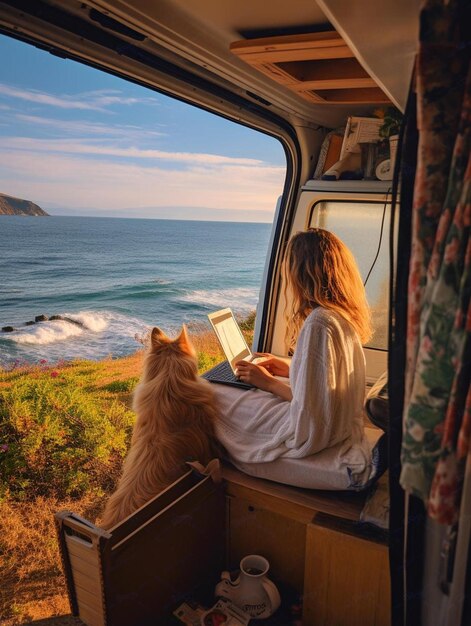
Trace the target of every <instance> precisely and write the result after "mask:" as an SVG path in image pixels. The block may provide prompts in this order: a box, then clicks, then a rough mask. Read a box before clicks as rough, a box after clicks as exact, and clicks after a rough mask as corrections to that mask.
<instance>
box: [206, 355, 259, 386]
mask: <svg viewBox="0 0 471 626" xmlns="http://www.w3.org/2000/svg"><path fill="white" fill-rule="evenodd" d="M202 377H203V378H206V380H209V381H210V382H213V383H222V384H226V385H234V386H236V387H241V388H242V389H251V388H252V387H253V385H250V384H249V383H244V382H242V381H241V380H240V379H239V378H237V376H235V375H234V372H233V371H232V369H231V366H230V365H229V363H228V362H227V361H223V362H222V363H219V364H218V365H215V366H214V367H213V368H212V369H210V370H209V372H205V373H204V374H203V375H202Z"/></svg>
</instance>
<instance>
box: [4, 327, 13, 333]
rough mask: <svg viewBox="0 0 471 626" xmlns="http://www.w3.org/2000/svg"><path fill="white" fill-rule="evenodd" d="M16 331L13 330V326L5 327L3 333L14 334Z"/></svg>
mask: <svg viewBox="0 0 471 626" xmlns="http://www.w3.org/2000/svg"><path fill="white" fill-rule="evenodd" d="M14 330H15V329H14V328H13V326H4V327H3V328H2V332H4V333H12V332H13V331H14Z"/></svg>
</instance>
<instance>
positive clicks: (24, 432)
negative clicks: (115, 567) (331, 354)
mask: <svg viewBox="0 0 471 626" xmlns="http://www.w3.org/2000/svg"><path fill="white" fill-rule="evenodd" d="M253 321H254V316H253V315H252V316H250V318H248V319H247V320H245V321H243V322H242V327H243V330H244V333H245V334H246V337H247V340H248V342H249V343H250V342H251V339H252V334H253ZM189 330H190V335H191V337H192V340H193V343H194V345H195V348H196V350H197V353H198V367H199V371H200V372H203V371H205V370H206V369H209V368H210V367H211V366H212V365H214V364H215V363H217V362H219V361H220V360H221V359H222V354H221V352H220V349H219V346H218V344H217V341H216V339H215V337H214V335H213V333H212V332H208V331H206V330H203V329H202V328H201V327H198V326H190V329H189ZM142 358H143V352H138V353H136V354H134V355H132V356H129V357H126V358H123V359H107V360H104V361H100V362H93V361H74V362H71V363H62V364H50V363H47V362H42V363H40V364H38V365H36V366H34V367H22V368H17V369H14V370H12V371H2V370H0V571H1V572H2V584H1V585H0V615H1V616H2V617H3V619H4V620H5V621H2V624H5V626H13V625H15V624H23V623H25V622H28V621H33V620H38V619H43V618H46V617H50V616H52V615H63V614H67V613H69V605H68V601H67V597H66V591H65V582H64V579H63V576H62V570H61V566H60V559H59V553H58V547H57V540H56V536H55V528H54V523H53V514H54V512H55V511H58V510H61V509H69V510H73V511H74V512H75V513H78V514H79V515H83V516H84V517H86V518H87V519H90V520H91V521H94V520H95V519H96V518H97V516H98V515H99V513H100V511H101V510H102V508H103V505H104V502H105V500H106V498H107V497H108V495H109V493H110V492H111V491H112V490H113V488H114V485H115V482H116V479H117V478H118V476H119V473H120V469H121V464H122V461H123V459H124V457H125V455H126V452H127V449H128V445H129V440H130V435H131V431H132V425H133V421H134V414H133V412H132V411H131V408H130V406H131V398H132V391H133V389H134V387H135V386H136V384H137V383H138V380H139V376H140V371H141V365H142Z"/></svg>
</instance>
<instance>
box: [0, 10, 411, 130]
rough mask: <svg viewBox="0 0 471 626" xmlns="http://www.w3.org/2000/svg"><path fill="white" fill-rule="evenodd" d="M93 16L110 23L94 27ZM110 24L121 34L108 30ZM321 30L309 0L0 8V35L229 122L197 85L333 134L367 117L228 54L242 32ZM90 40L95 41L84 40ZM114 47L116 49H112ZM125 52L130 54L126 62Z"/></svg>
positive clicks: (218, 102) (244, 113)
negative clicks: (316, 98) (169, 68)
mask: <svg viewBox="0 0 471 626" xmlns="http://www.w3.org/2000/svg"><path fill="white" fill-rule="evenodd" d="M402 1H405V0H402ZM414 1H415V0H414ZM355 2H356V0H355ZM353 4H355V3H353ZM43 7H46V9H53V10H56V14H57V15H62V16H66V19H65V21H64V24H61V23H59V22H57V23H56V24H52V22H51V19H50V17H49V16H50V11H49V10H45V11H43V10H42V8H43ZM92 9H95V10H97V11H99V12H100V13H102V14H104V16H105V17H107V18H111V20H108V21H107V19H98V20H97V15H96V14H95V15H93V13H92ZM67 16H69V17H68V18H67ZM113 19H114V20H116V21H117V22H119V24H120V25H122V26H124V28H115V29H113ZM74 20H75V21H76V22H77V23H80V24H81V25H84V26H83V28H82V26H80V28H79V27H77V31H76V32H73V26H72V27H71V24H72V25H73V22H74ZM325 23H326V17H325V13H324V12H322V11H321V10H320V9H319V6H318V5H316V3H315V2H314V0H296V2H293V3H289V2H286V0H272V2H271V3H270V4H268V5H267V4H266V2H265V0H251V2H241V1H240V0H224V1H223V2H221V0H159V1H158V2H157V1H153V2H150V1H149V0H132V1H131V0H90V1H88V2H78V1H77V0H45V1H41V0H38V1H34V0H7V1H3V2H2V1H1V0H0V27H2V28H3V29H4V32H10V33H12V34H14V35H16V36H19V37H20V38H24V39H27V40H33V41H35V40H36V41H38V42H41V43H42V44H43V45H45V46H46V47H48V46H50V47H51V49H53V50H55V51H59V52H60V51H61V50H63V51H65V52H66V53H67V54H69V55H71V56H74V57H77V58H81V59H84V60H85V61H86V62H89V63H92V64H96V65H99V66H102V67H105V68H108V69H109V70H111V71H113V72H116V73H119V74H122V75H128V76H130V77H131V78H133V79H134V80H137V81H140V82H143V83H145V84H149V85H150V86H155V87H157V88H161V89H163V90H164V91H166V92H171V93H175V95H177V96H179V97H183V98H185V99H189V100H194V101H195V102H196V103H197V104H200V105H202V106H206V107H208V108H213V109H214V110H216V111H219V112H222V113H227V114H229V115H230V116H231V117H234V114H233V113H234V112H233V110H232V111H230V112H229V111H228V110H225V105H224V102H223V101H224V96H222V97H221V96H218V97H215V96H214V95H213V96H207V97H206V96H205V89H204V87H201V88H198V86H197V82H198V81H197V80H196V79H200V80H202V81H206V84H212V85H214V87H215V89H214V93H215V92H216V91H217V89H216V88H219V89H220V91H221V93H224V92H225V93H229V92H231V93H232V94H234V96H236V97H237V98H238V99H239V101H241V100H240V99H241V98H242V99H244V100H245V101H246V102H247V103H248V105H250V101H251V100H252V101H253V102H255V103H256V104H257V106H259V107H262V108H265V109H267V111H269V112H270V113H271V114H272V115H277V116H280V117H282V118H284V119H285V120H286V121H288V122H289V123H290V124H294V125H316V124H319V125H322V126H326V127H334V126H337V125H339V124H341V123H342V122H344V120H345V118H346V116H347V115H349V114H357V115H358V114H364V113H368V112H369V111H370V110H371V107H365V106H364V105H352V104H348V105H341V104H337V105H335V107H327V106H323V105H318V104H316V102H312V103H311V102H309V101H307V100H305V99H303V98H302V97H301V96H299V95H298V94H297V93H295V92H293V91H291V90H289V89H288V88H286V87H285V86H283V85H280V84H277V83H275V82H274V81H272V80H271V79H270V78H268V77H267V76H264V75H263V74H261V73H259V72H258V71H257V70H255V69H254V68H252V67H250V66H248V65H247V64H246V63H244V62H243V61H241V60H240V59H238V58H237V57H235V56H234V55H233V54H231V52H230V49H229V47H230V44H231V42H233V41H235V40H236V39H240V37H241V33H247V32H248V31H251V32H261V31H265V32H266V33H268V32H269V31H271V32H273V33H277V34H280V33H282V32H286V33H288V32H293V29H294V30H296V29H297V31H298V32H299V30H300V29H301V30H302V28H303V26H304V27H305V28H310V29H312V28H313V27H314V28H315V26H316V25H322V26H323V27H324V26H325ZM115 26H117V25H115ZM118 26H119V25H118ZM126 28H129V29H131V31H130V32H127V31H126ZM132 31H135V33H134V36H133V33H132ZM96 32H100V33H101V34H102V37H101V39H97V38H96V37H95V34H96ZM89 33H93V34H94V36H93V37H91V38H89V37H88V34H89ZM92 39H93V40H92ZM117 39H118V40H121V41H122V44H118V45H116V40H117ZM140 39H141V40H142V41H140ZM107 41H112V42H113V43H112V44H108V43H107ZM131 49H132V52H133V54H132V55H129V54H127V51H129V50H131ZM136 51H137V52H139V51H141V52H142V54H140V55H139V54H136ZM150 58H152V59H153V60H154V62H153V63H152V64H150V63H149V62H148V60H149V59H150ZM156 59H157V60H159V59H161V60H162V67H164V65H165V63H167V64H172V65H173V66H175V67H177V68H181V69H182V75H181V76H180V77H178V76H175V78H174V79H173V80H172V77H171V76H169V75H168V72H167V74H166V73H165V72H164V71H163V70H162V71H159V68H158V63H156V62H155V60H156ZM189 75H192V76H194V77H195V81H193V85H192V86H191V87H186V88H185V86H184V82H185V80H186V79H185V78H184V76H187V77H188V76H189ZM190 82H191V81H190ZM251 116H252V118H251ZM237 117H238V119H241V120H242V121H244V120H245V121H248V120H249V119H250V118H251V119H252V123H253V111H252V112H251V111H250V106H247V107H245V106H243V105H242V106H239V112H238V116H237ZM248 123H250V122H248Z"/></svg>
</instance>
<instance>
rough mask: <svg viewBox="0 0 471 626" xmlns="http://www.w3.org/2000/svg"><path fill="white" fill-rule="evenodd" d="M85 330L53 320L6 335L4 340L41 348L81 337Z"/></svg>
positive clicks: (65, 322)
mask: <svg viewBox="0 0 471 626" xmlns="http://www.w3.org/2000/svg"><path fill="white" fill-rule="evenodd" d="M83 330H84V329H83V328H82V327H81V326H77V325H75V324H71V323H70V322H67V321H66V320H53V321H52V322H40V323H38V324H35V325H34V326H28V327H26V328H24V329H23V328H22V329H20V330H17V331H15V332H12V333H9V334H8V335H6V334H5V335H3V337H2V339H8V340H10V341H13V342H14V343H20V344H29V345H40V346H41V345H45V344H48V343H55V342H56V341H65V340H66V339H70V338H71V337H76V336H77V335H81V334H82V333H83Z"/></svg>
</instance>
